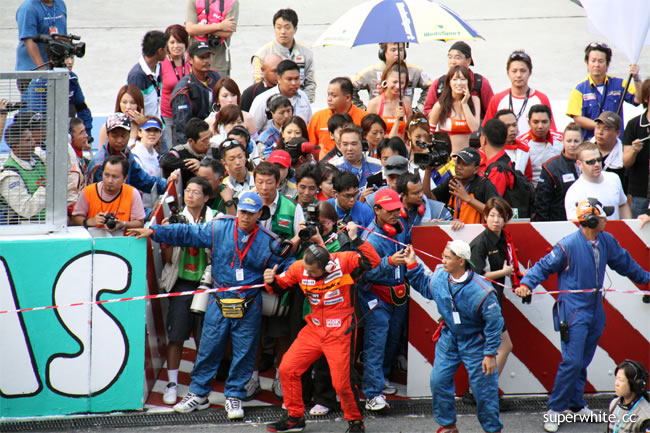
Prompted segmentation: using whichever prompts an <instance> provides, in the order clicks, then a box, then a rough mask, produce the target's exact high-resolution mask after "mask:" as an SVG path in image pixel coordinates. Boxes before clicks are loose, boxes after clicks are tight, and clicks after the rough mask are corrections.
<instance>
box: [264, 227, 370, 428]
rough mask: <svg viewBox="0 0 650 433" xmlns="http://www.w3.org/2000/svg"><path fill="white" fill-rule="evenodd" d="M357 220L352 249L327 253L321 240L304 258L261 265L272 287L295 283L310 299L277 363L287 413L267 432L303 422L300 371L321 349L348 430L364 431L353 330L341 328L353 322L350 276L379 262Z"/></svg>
mask: <svg viewBox="0 0 650 433" xmlns="http://www.w3.org/2000/svg"><path fill="white" fill-rule="evenodd" d="M357 229H358V227H357V225H356V224H355V223H353V222H349V223H348V225H347V231H348V236H349V237H350V240H351V241H352V242H351V243H352V245H353V247H354V248H355V251H346V252H339V253H334V254H332V255H330V253H329V252H328V251H327V250H326V249H325V248H324V247H322V246H317V245H315V244H312V245H310V246H309V247H308V248H307V249H306V250H305V256H304V258H303V260H299V261H297V262H294V263H293V264H292V265H291V266H290V267H289V269H287V270H286V271H285V272H284V273H282V274H280V275H277V276H276V275H275V271H276V268H277V266H275V267H274V268H273V269H266V270H265V271H264V283H265V285H266V289H267V290H268V291H269V292H271V293H276V294H277V293H282V291H284V290H288V289H289V288H290V287H292V286H296V285H297V286H299V287H300V289H301V290H302V291H303V292H304V293H305V296H306V297H307V299H308V300H309V302H310V304H311V314H309V315H307V316H306V317H305V321H306V322H307V325H306V326H305V327H304V328H302V330H301V331H300V333H299V334H298V337H296V340H295V341H294V342H293V344H292V345H291V347H290V348H289V350H288V351H287V353H286V354H285V355H284V357H283V358H282V362H281V364H280V383H281V384H282V391H283V393H284V404H285V405H286V407H287V411H288V412H289V414H288V416H287V417H286V418H283V419H281V420H279V421H277V422H275V423H272V424H269V425H267V428H266V429H267V430H268V431H270V432H288V431H291V432H296V431H302V430H303V429H304V428H305V417H304V412H305V406H304V404H303V401H302V384H301V382H300V376H301V375H302V374H303V373H304V372H305V371H306V370H307V368H309V366H310V365H312V364H313V363H314V361H316V360H317V359H318V358H320V357H321V356H322V355H325V358H326V359H327V363H328V364H329V366H330V371H331V375H332V384H333V385H334V389H335V390H336V393H337V394H338V396H339V398H340V399H341V407H342V408H343V414H344V417H345V419H346V420H347V421H348V423H349V428H348V432H363V431H365V430H364V426H363V419H362V416H361V412H360V411H359V406H358V400H359V399H358V396H357V391H356V388H354V387H353V385H352V381H351V379H350V373H351V372H350V368H351V359H350V358H351V353H354V340H355V332H349V333H346V330H348V329H349V328H350V327H351V326H352V325H353V324H354V323H355V322H356V319H355V317H354V301H355V298H356V292H355V290H354V285H355V281H356V280H357V279H358V278H359V277H360V276H361V275H362V274H363V273H364V272H366V271H368V270H370V269H372V268H374V267H376V266H378V265H379V263H380V260H381V259H380V257H379V256H378V255H377V252H376V251H375V249H374V248H373V246H372V245H370V244H369V243H368V242H364V241H363V240H362V239H361V238H360V237H358V236H357Z"/></svg>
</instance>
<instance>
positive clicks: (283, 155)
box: [267, 149, 291, 168]
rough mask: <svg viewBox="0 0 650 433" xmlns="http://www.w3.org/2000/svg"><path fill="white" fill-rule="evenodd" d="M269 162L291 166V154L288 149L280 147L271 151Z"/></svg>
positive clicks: (286, 166)
mask: <svg viewBox="0 0 650 433" xmlns="http://www.w3.org/2000/svg"><path fill="white" fill-rule="evenodd" d="M267 161H269V162H274V163H276V164H280V165H281V166H282V167H284V168H289V167H291V155H289V152H287V151H286V150H282V149H278V150H274V151H273V152H271V154H270V155H269V159H268V160H267Z"/></svg>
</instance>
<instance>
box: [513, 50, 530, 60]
mask: <svg viewBox="0 0 650 433" xmlns="http://www.w3.org/2000/svg"><path fill="white" fill-rule="evenodd" d="M510 59H511V60H527V61H530V56H529V55H528V54H526V53H524V52H521V51H515V52H514V53H512V54H510Z"/></svg>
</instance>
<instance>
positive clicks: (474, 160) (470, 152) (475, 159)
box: [452, 147, 481, 165]
mask: <svg viewBox="0 0 650 433" xmlns="http://www.w3.org/2000/svg"><path fill="white" fill-rule="evenodd" d="M452 156H457V157H458V158H460V159H462V160H463V161H464V162H466V163H467V164H476V165H479V164H480V163H481V154H480V153H478V150H476V149H474V148H473V147H466V148H465V149H463V150H461V151H460V152H458V153H454V154H453V155H452Z"/></svg>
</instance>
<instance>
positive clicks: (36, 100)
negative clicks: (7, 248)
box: [0, 69, 70, 236]
mask: <svg viewBox="0 0 650 433" xmlns="http://www.w3.org/2000/svg"><path fill="white" fill-rule="evenodd" d="M69 78H70V77H69V74H68V71H67V70H64V69H57V70H54V71H38V72H0V131H2V132H3V134H2V140H1V143H0V147H1V148H2V150H5V151H6V152H4V153H3V154H2V159H3V160H2V161H1V166H2V170H0V236H5V235H23V234H43V233H50V232H54V231H60V230H64V229H65V228H66V226H67V175H68V147H69V144H68V118H69V117H68V116H69V103H68V89H69ZM19 89H20V90H19ZM3 100H4V101H3ZM5 102H9V103H10V104H11V105H10V106H9V107H6V105H5ZM12 105H13V106H12ZM3 108H4V109H3ZM12 109H13V110H12ZM15 109H18V111H16V110H15ZM10 110H11V111H10ZM43 173H44V175H43Z"/></svg>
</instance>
